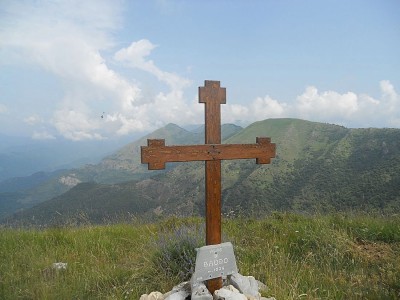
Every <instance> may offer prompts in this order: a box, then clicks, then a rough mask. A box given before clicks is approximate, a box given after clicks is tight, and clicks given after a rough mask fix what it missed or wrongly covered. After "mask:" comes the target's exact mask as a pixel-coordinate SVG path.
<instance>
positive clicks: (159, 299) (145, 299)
mask: <svg viewBox="0 0 400 300" xmlns="http://www.w3.org/2000/svg"><path fill="white" fill-rule="evenodd" d="M139 300H164V296H163V294H161V293H160V292H151V293H150V294H148V295H147V294H144V295H142V296H140V299H139Z"/></svg>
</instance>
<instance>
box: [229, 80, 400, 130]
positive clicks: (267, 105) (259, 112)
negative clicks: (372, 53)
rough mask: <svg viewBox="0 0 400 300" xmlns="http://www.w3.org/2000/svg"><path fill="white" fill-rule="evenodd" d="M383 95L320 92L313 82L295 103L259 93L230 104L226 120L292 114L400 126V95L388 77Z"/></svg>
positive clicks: (365, 124)
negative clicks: (245, 104)
mask: <svg viewBox="0 0 400 300" xmlns="http://www.w3.org/2000/svg"><path fill="white" fill-rule="evenodd" d="M379 84H380V88H381V92H382V95H381V97H380V99H375V98H373V97H371V96H369V95H365V94H359V95H357V94H356V93H354V92H346V93H343V94H340V93H338V92H335V91H323V92H319V91H318V89H317V88H316V87H314V86H309V87H307V88H306V89H305V91H304V92H303V93H302V94H301V95H299V96H297V97H296V99H295V101H294V102H293V103H290V104H289V103H285V102H280V101H279V100H275V99H272V98H271V97H270V96H268V95H267V96H265V97H264V98H262V97H257V98H256V99H254V100H253V101H252V102H251V103H250V104H249V105H247V106H243V105H238V104H232V105H229V104H226V107H225V108H224V110H223V112H224V115H223V121H224V122H234V121H235V120H248V121H249V122H255V121H259V120H264V119H267V118H279V117H292V118H300V119H306V120H311V121H317V122H328V123H334V124H342V125H345V126H348V127H371V126H372V127H374V126H375V127H382V126H386V127H400V117H399V116H400V96H399V94H397V92H396V91H395V89H394V87H393V85H392V84H391V83H390V82H389V81H388V80H383V81H381V82H380V83H379Z"/></svg>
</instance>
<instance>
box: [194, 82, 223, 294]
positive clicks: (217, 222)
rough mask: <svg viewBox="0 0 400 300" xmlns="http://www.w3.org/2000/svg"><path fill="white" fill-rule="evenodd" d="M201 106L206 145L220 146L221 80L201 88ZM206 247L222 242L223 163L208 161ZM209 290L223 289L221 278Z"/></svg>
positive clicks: (216, 279) (211, 281) (209, 283)
mask: <svg viewBox="0 0 400 300" xmlns="http://www.w3.org/2000/svg"><path fill="white" fill-rule="evenodd" d="M199 103H204V104H205V108H204V112H205V144H221V104H225V103H226V89H225V88H221V87H220V82H219V81H210V80H206V81H205V83H204V87H199ZM205 169H206V170H205V181H206V182H205V185H206V186H205V188H206V244H207V245H216V244H220V243H221V160H209V161H205ZM207 287H208V289H209V290H210V291H215V290H217V289H220V288H221V287H222V278H215V279H211V280H208V282H207Z"/></svg>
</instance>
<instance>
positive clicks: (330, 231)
mask: <svg viewBox="0 0 400 300" xmlns="http://www.w3.org/2000/svg"><path fill="white" fill-rule="evenodd" d="M199 222H200V223H201V222H202V220H201V219H170V220H167V221H163V222H161V223H158V224H152V225H143V224H138V223H133V224H124V225H110V226H90V225H87V226H85V227H80V228H52V229H46V230H41V231H39V230H25V229H19V230H11V229H1V230H0V245H1V247H0V278H1V280H0V298H1V299H16V298H21V299H71V298H72V299H138V298H139V296H140V295H141V294H142V293H149V292H151V291H153V290H160V291H162V292H167V291H168V290H169V289H171V287H172V286H174V285H176V284H178V283H179V281H177V280H176V278H174V277H170V276H169V277H168V276H165V275H164V274H163V270H162V269H159V268H157V266H155V265H154V263H153V262H152V261H153V257H154V255H155V251H156V249H155V248H154V243H155V241H156V240H157V239H159V238H160V236H161V235H163V233H162V232H167V231H172V232H176V231H174V230H175V229H176V228H179V227H180V226H182V224H199ZM223 232H224V235H225V239H226V240H229V241H232V243H233V244H234V247H235V254H236V258H237V262H238V266H239V270H240V272H241V274H244V275H254V276H255V277H256V278H257V279H259V280H261V281H263V282H265V283H266V284H267V286H268V287H269V289H268V291H265V292H263V294H264V295H265V296H274V297H276V298H277V299H298V298H305V299H398V297H400V284H399V282H400V265H399V264H398V257H399V255H400V218H399V217H398V216H397V217H396V216H394V217H392V218H385V219H383V218H377V217H368V216H353V217H351V218H350V217H346V216H342V215H331V216H323V217H304V216H300V215H293V214H274V215H272V216H271V217H269V218H266V219H262V220H254V219H241V218H239V219H230V220H225V221H224V224H223ZM179 238H180V237H179V236H177V238H176V240H179ZM54 262H67V263H68V268H67V270H65V271H55V270H53V269H52V268H51V265H52V263H54Z"/></svg>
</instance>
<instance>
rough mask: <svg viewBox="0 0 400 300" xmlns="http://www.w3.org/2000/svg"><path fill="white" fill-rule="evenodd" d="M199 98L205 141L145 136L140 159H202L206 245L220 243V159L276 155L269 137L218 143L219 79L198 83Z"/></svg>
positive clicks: (265, 159) (222, 95)
mask: <svg viewBox="0 0 400 300" xmlns="http://www.w3.org/2000/svg"><path fill="white" fill-rule="evenodd" d="M199 102H200V103H204V104H205V109H204V111H205V144H204V145H190V146H166V145H165V140H161V139H157V140H151V139H149V140H147V146H142V147H141V161H142V163H147V164H148V168H149V170H160V169H164V168H165V164H166V163H167V162H188V161H205V186H206V191H205V194H206V195H205V196H206V245H216V244H220V243H221V160H226V159H250V158H254V159H256V163H257V164H269V163H270V162H271V158H274V157H275V144H273V143H271V140H270V138H266V137H257V138H256V143H255V144H221V104H225V103H226V89H225V88H221V87H220V82H219V81H210V80H206V81H205V83H204V87H199ZM207 287H208V289H209V290H210V292H211V293H213V292H214V291H215V290H218V289H220V288H221V287H222V278H221V277H220V278H215V279H211V280H209V281H208V282H207Z"/></svg>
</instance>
